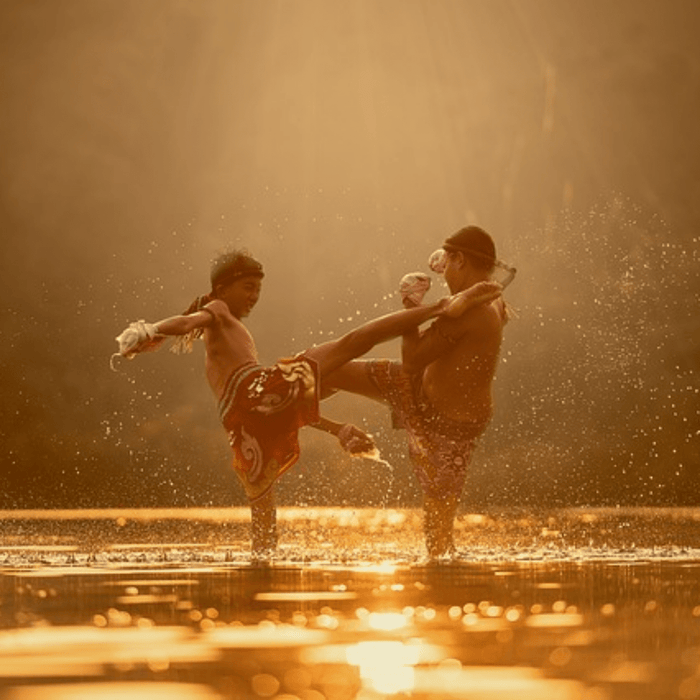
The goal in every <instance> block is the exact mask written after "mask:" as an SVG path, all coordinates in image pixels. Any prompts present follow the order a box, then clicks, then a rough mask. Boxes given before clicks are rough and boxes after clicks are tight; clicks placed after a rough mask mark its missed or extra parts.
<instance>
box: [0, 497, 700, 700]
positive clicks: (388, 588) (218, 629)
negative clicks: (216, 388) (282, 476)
mask: <svg viewBox="0 0 700 700" xmlns="http://www.w3.org/2000/svg"><path fill="white" fill-rule="evenodd" d="M282 515H283V518H282V520H283V525H284V530H285V535H284V540H283V546H282V548H281V553H280V558H279V559H278V560H277V561H275V562H273V563H271V564H270V565H268V566H259V565H251V564H250V563H249V560H248V557H247V534H248V533H247V520H246V515H245V512H244V511H238V510H235V511H226V512H211V511H204V512H202V511H192V512H179V513H163V512H149V513H144V512H127V511H121V512H120V513H119V514H115V513H113V512H97V513H86V512H75V513H72V514H71V513H61V512H53V513H23V514H22V513H5V514H3V516H5V517H4V518H3V531H2V535H1V536H0V563H2V569H1V570H0V573H2V576H1V577H0V625H1V626H2V630H0V697H1V698H3V699H4V698H11V699H13V700H17V699H19V700H24V699H27V700H29V699H30V698H31V700H43V699H44V698H50V699H51V700H56V699H60V700H62V699H63V698H71V700H75V699H76V698H77V699H78V700H80V699H81V698H88V697H89V698H97V699H99V700H105V699H111V698H117V697H119V698H122V697H129V698H130V699H131V700H138V699H139V698H149V700H153V699H155V700H158V699H159V698H161V697H163V698H166V697H167V698H168V699H169V700H199V699H200V698H201V699H209V698H216V699H231V700H233V699H239V698H273V699H275V700H324V699H325V700H350V699H353V698H357V699H359V700H375V699H379V698H394V697H396V698H405V697H411V698H418V699H420V700H428V699H436V700H437V699H444V698H448V699H449V698H456V699H467V698H468V699H474V698H478V699H481V698H516V697H517V698H518V699H519V700H522V698H524V697H527V698H538V699H542V700H550V699H557V700H559V699H566V700H569V699H571V700H582V699H586V700H613V699H615V700H616V699H618V698H630V699H632V698H634V699H635V700H637V699H639V698H680V699H681V700H691V699H693V698H700V551H698V550H697V549H696V548H695V544H696V543H697V541H698V534H699V533H700V524H699V523H700V511H693V510H683V511H680V510H666V511H648V510H644V511H642V510H637V511H635V510H625V511H622V510H611V511H590V510H589V511H581V510H578V511H565V512H556V513H548V514H541V513H540V514H533V513H529V514H527V513H507V514H500V515H495V514H487V515H465V516H462V518H461V519H460V522H459V537H458V542H459V548H460V554H459V556H458V557H457V558H456V559H454V560H453V561H451V562H443V563H439V564H434V563H432V564H431V563H428V562H425V561H424V560H422V559H421V557H422V551H421V547H420V532H419V530H418V529H417V528H418V523H419V518H418V516H417V514H416V513H415V512H413V511H405V512H404V511H391V512H386V511H375V510H356V509H355V510H349V509H348V510H332V509H326V510H315V511H313V512H310V511H300V510H295V509H290V510H287V511H284V512H283V514H282Z"/></svg>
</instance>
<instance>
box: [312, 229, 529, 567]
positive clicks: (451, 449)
mask: <svg viewBox="0 0 700 700" xmlns="http://www.w3.org/2000/svg"><path fill="white" fill-rule="evenodd" d="M430 266H431V268H432V269H433V271H435V272H439V273H442V274H443V275H444V278H445V281H446V282H447V286H448V287H449V289H450V292H451V293H452V294H453V295H457V298H459V295H460V294H472V293H473V292H470V291H468V290H476V289H480V288H481V285H486V284H492V283H490V282H488V280H489V279H490V278H491V276H492V274H493V272H494V269H495V268H496V267H502V268H504V269H506V270H507V271H508V273H509V278H508V279H507V281H506V282H504V285H505V284H507V283H508V282H510V280H512V278H513V276H514V274H515V270H514V269H513V268H509V267H508V266H506V265H504V264H503V263H501V262H500V261H498V260H497V258H496V247H495V244H494V242H493V240H492V238H491V236H489V234H488V233H486V231H484V230H483V229H481V228H478V227H477V226H467V227H466V228H463V229H460V230H459V231H457V233H455V234H454V235H452V236H450V237H449V238H448V239H447V240H446V241H445V243H444V245H443V247H442V249H441V250H440V251H436V252H435V253H433V256H431V262H430ZM429 286H430V279H429V278H428V276H427V275H424V274H422V273H412V274H410V275H406V277H404V280H402V285H401V292H402V297H403V301H404V306H405V307H406V308H411V309H412V310H414V311H415V310H417V309H419V308H423V307H421V306H420V302H421V301H422V298H423V295H424V294H425V292H426V291H427V289H428V288H429ZM453 298H454V297H453ZM464 310H465V312H464V313H462V314H460V315H456V314H451V315H449V314H442V315H440V317H439V318H438V319H437V320H436V321H434V322H433V323H432V324H431V325H430V326H429V327H428V328H427V329H425V330H424V331H421V330H419V329H418V327H417V326H411V327H410V328H409V329H408V330H407V331H406V332H405V333H404V334H403V342H402V362H395V361H390V360H356V361H353V362H350V363H348V364H345V365H343V366H342V367H341V368H340V369H339V370H337V371H335V372H333V373H332V374H329V373H325V374H324V375H323V390H324V391H325V392H328V391H332V390H338V389H341V390H344V391H350V392H353V393H357V394H362V395H364V396H367V397H368V398H371V399H374V400H376V401H381V402H383V403H387V404H388V405H389V406H390V407H391V409H392V414H393V419H394V426H395V427H397V428H405V429H406V431H407V434H408V446H409V455H410V457H411V461H412V462H413V465H414V470H415V473H416V476H417V477H418V480H419V482H420V485H421V488H422V491H423V511H424V522H423V527H424V531H425V539H426V546H427V549H428V554H429V555H430V557H431V558H438V557H442V556H445V555H449V554H451V553H452V552H453V550H454V533H453V530H454V517H455V514H456V512H457V507H458V505H459V501H460V498H461V494H462V489H463V487H464V482H465V478H466V473H467V467H468V466H469V462H470V460H471V456H472V452H473V450H474V447H475V445H476V441H477V440H478V438H479V437H480V436H481V434H482V433H483V432H484V430H485V429H486V427H487V426H488V424H489V422H490V420H491V416H492V413H493V398H492V392H491V388H492V383H493V379H494V375H495V372H496V366H497V364H498V357H499V351H500V347H501V339H502V335H503V327H504V325H505V323H506V322H507V319H508V314H507V311H506V306H505V302H504V301H503V299H502V297H501V296H500V295H493V296H492V297H491V298H490V299H489V300H488V301H486V302H485V303H483V304H472V305H471V306H469V307H466V305H465V306H464Z"/></svg>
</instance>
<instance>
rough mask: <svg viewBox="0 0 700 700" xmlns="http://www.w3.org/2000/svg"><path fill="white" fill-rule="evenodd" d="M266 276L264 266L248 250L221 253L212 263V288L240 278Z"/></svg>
mask: <svg viewBox="0 0 700 700" xmlns="http://www.w3.org/2000/svg"><path fill="white" fill-rule="evenodd" d="M264 276H265V273H264V272H263V266H262V265H261V264H260V263H259V262H258V261H257V260H256V259H255V258H254V257H253V256H252V255H251V254H250V253H249V252H248V251H247V250H244V249H243V250H229V251H225V252H223V253H219V254H218V255H217V256H216V257H215V258H214V260H212V263H211V288H212V291H213V290H214V288H215V287H216V286H217V285H220V284H228V283H229V282H233V280H235V279H238V278H239V277H259V278H260V279H262V278H263V277H264Z"/></svg>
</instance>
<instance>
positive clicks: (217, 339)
mask: <svg viewBox="0 0 700 700" xmlns="http://www.w3.org/2000/svg"><path fill="white" fill-rule="evenodd" d="M263 276H264V273H263V269H262V265H261V264H260V263H259V262H258V261H257V260H255V259H254V258H252V257H251V256H250V255H249V254H248V253H246V252H245V251H232V252H229V253H225V254H223V255H221V256H219V257H218V258H217V259H216V260H215V261H214V262H213V264H212V270H211V285H212V289H211V292H210V293H209V294H207V295H205V296H204V297H200V298H198V299H196V300H195V302H194V303H193V304H192V305H191V306H190V308H189V309H187V311H186V312H185V313H184V314H182V315H179V316H172V317H170V318H167V319H164V320H162V321H159V322H157V323H154V324H150V323H146V322H144V321H138V322H136V323H133V324H131V325H130V326H129V327H128V328H127V329H125V331H124V332H123V333H122V334H121V335H120V336H119V337H118V338H117V340H118V342H119V353H120V354H121V355H122V356H124V357H133V356H135V355H136V354H138V353H140V352H146V351H150V350H155V349H157V348H158V347H159V346H160V345H161V344H162V343H163V341H164V340H165V339H166V338H167V337H168V336H175V338H176V343H175V345H174V348H175V349H176V350H183V349H184V350H189V349H191V346H192V341H193V340H194V339H195V338H198V337H202V338H203V340H204V345H205V350H206V359H205V369H206V376H207V380H208V382H209V386H210V388H211V390H212V392H213V394H214V396H215V398H216V400H217V401H218V406H219V414H220V418H221V422H222V424H223V426H224V428H225V429H226V431H227V433H228V436H229V442H230V444H231V448H232V451H233V466H234V469H235V471H236V474H237V476H238V478H239V479H240V481H241V482H242V484H243V487H244V489H245V491H246V495H247V496H248V500H249V504H250V508H251V520H252V551H253V554H254V556H255V557H265V556H268V555H269V553H270V552H271V551H272V550H274V548H275V546H276V542H277V533H276V511H275V506H274V497H273V485H274V483H275V482H276V481H277V479H278V478H279V477H280V476H281V475H282V474H284V473H285V472H286V471H287V470H288V469H290V468H291V467H292V466H293V465H294V464H295V463H296V461H297V460H298V458H299V442H298V430H299V428H301V427H302V426H304V425H312V426H314V427H317V428H320V429H321V430H326V431H327V432H330V433H332V434H334V435H336V436H337V437H338V438H339V440H340V441H341V444H342V445H343V446H344V447H345V449H347V450H348V451H350V452H352V453H362V452H368V451H371V450H372V449H373V448H374V443H373V442H372V440H371V438H369V437H368V436H367V435H365V433H363V432H362V431H361V430H359V429H358V428H356V427H354V426H350V425H347V424H346V425H341V424H339V423H335V422H333V421H330V420H327V419H324V418H322V417H321V416H320V414H319V409H318V402H319V397H320V380H321V378H322V377H325V376H326V375H327V374H329V373H331V372H333V371H334V370H337V369H339V368H340V367H342V365H344V364H345V363H346V362H348V361H350V360H352V359H353V358H356V357H359V356H360V355H363V354H364V353H366V352H368V351H369V350H370V349H371V348H372V347H374V346H375V345H376V344H377V343H381V342H384V341H387V340H391V339H392V338H396V337H398V336H401V335H404V334H406V333H410V332H411V331H413V330H414V329H415V328H417V327H418V326H419V325H420V324H421V323H424V322H425V321H427V320H429V319H432V318H438V317H444V318H446V319H448V318H450V319H457V318H459V317H460V316H462V315H464V314H465V312H467V310H468V309H471V308H473V307H475V306H479V305H484V304H489V303H491V302H492V301H493V300H494V299H497V298H498V297H499V296H500V293H501V287H500V285H498V284H496V283H493V282H488V281H483V282H482V283H480V284H477V285H475V286H473V287H471V288H470V289H467V290H465V291H462V292H461V293H459V294H456V295H453V296H451V297H447V298H444V299H441V300H440V301H438V302H437V303H435V304H431V305H426V306H416V307H415V308H412V309H405V310H403V311H397V312H395V313H393V314H388V315H387V316H383V317H381V318H378V319H374V320H372V321H369V322H368V323H365V324H363V325H362V326H359V327H358V328H356V329H354V330H352V331H350V332H348V333H346V334H345V335H344V336H342V337H341V338H338V339H337V340H331V341H328V342H326V343H323V344H321V345H317V346H315V347H312V348H310V349H308V350H306V351H305V352H304V353H301V354H299V355H296V356H294V357H292V358H287V359H283V360H280V361H279V362H278V363H277V364H276V365H275V366H273V367H262V366H260V364H259V363H258V355H257V350H256V347H255V342H254V340H253V337H252V336H251V334H250V332H249V331H248V329H247V328H246V327H245V326H244V325H243V323H242V319H243V318H245V317H246V316H248V315H249V314H250V312H251V311H252V309H253V307H254V306H255V304H256V303H257V301H258V297H259V295H260V290H261V284H262V279H263Z"/></svg>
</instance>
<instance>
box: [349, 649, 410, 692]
mask: <svg viewBox="0 0 700 700" xmlns="http://www.w3.org/2000/svg"><path fill="white" fill-rule="evenodd" d="M419 652H420V647H419V646H418V645H413V646H408V645H406V644H404V643H403V642H396V641H381V642H359V643H357V644H355V645H353V646H350V647H348V649H347V652H346V655H347V660H348V663H349V664H351V665H352V666H358V667H359V669H360V677H361V678H362V679H363V680H365V681H366V682H367V683H368V684H369V685H371V687H372V688H373V689H374V690H376V691H377V692H378V693H387V694H392V693H400V692H404V691H408V690H411V689H412V688H413V686H414V684H415V671H414V668H413V667H414V666H415V665H416V664H417V663H418V656H419Z"/></svg>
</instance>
